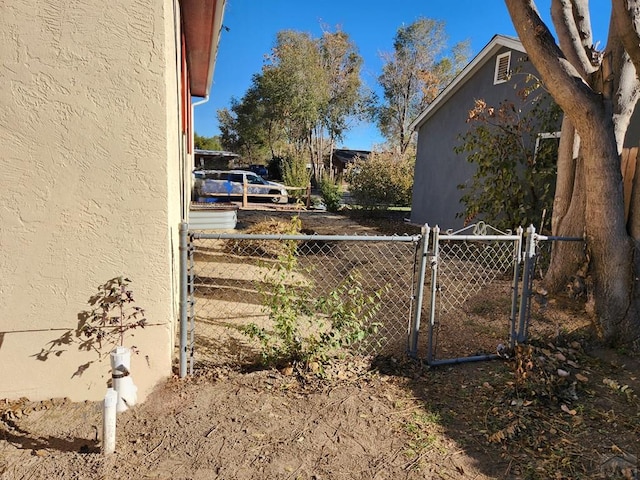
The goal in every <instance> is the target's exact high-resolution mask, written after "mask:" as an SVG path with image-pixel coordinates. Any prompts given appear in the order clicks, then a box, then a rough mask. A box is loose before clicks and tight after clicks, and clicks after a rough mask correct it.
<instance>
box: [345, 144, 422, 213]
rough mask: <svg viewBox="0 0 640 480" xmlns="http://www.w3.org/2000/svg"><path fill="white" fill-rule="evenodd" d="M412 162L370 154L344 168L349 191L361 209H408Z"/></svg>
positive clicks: (411, 185)
mask: <svg viewBox="0 0 640 480" xmlns="http://www.w3.org/2000/svg"><path fill="white" fill-rule="evenodd" d="M414 164H415V161H414V160H413V159H405V158H402V157H398V156H394V155H392V154H388V153H387V154H383V153H374V154H372V155H371V156H370V157H369V159H367V160H357V161H356V162H354V163H353V164H351V165H350V166H349V168H348V169H347V181H348V182H349V191H350V192H351V195H352V196H353V198H354V199H355V200H356V202H357V203H358V204H359V205H361V206H362V207H364V208H378V207H388V206H392V205H395V206H408V205H410V204H411V194H412V188H413V167H414Z"/></svg>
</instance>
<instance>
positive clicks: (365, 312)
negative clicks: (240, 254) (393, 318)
mask: <svg viewBox="0 0 640 480" xmlns="http://www.w3.org/2000/svg"><path fill="white" fill-rule="evenodd" d="M294 221H299V220H296V219H294ZM295 252H296V244H295V242H291V243H290V244H289V245H288V246H287V248H286V253H284V254H281V255H279V256H278V261H277V262H276V263H274V264H273V265H271V266H270V267H269V268H268V270H267V272H266V274H265V276H264V278H263V281H262V283H261V285H266V287H265V286H262V287H260V293H261V295H262V299H263V306H264V310H265V312H266V313H267V314H268V317H269V320H270V322H271V327H272V328H271V329H267V328H264V327H261V326H258V325H256V324H255V323H251V324H249V325H247V326H246V327H244V328H243V329H242V331H243V333H244V334H246V335H247V336H249V337H250V338H252V339H256V340H258V342H259V343H260V347H261V356H262V361H263V363H264V364H265V365H277V366H282V365H295V366H301V367H303V368H308V367H309V364H310V363H312V362H313V363H314V364H315V363H316V362H317V363H319V364H324V363H326V362H327V361H328V360H329V359H330V358H331V357H334V356H336V355H338V354H339V353H340V350H342V349H344V348H358V347H359V346H361V345H363V342H364V340H365V339H366V338H367V337H368V336H369V335H371V334H374V333H377V332H378V329H379V327H380V324H379V323H376V322H374V321H373V318H374V317H375V315H376V313H377V312H378V310H379V309H380V300H381V296H382V292H383V291H385V289H384V288H383V289H381V290H380V291H377V292H374V293H367V292H365V290H364V289H363V287H362V284H361V282H360V280H359V279H358V277H357V276H355V275H349V276H347V277H346V278H345V279H344V280H343V281H342V282H341V283H340V284H339V285H338V286H337V287H336V288H335V289H334V290H332V291H331V292H329V293H328V294H327V295H326V296H320V297H314V286H313V282H312V281H310V280H309V279H308V278H307V277H305V276H304V275H303V274H301V273H300V272H299V271H298V270H299V268H298V261H297V257H296V255H295Z"/></svg>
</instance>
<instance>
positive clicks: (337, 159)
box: [331, 149, 371, 176]
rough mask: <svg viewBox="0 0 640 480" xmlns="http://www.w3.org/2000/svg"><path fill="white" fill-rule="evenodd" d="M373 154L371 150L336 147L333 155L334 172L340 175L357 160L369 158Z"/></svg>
mask: <svg viewBox="0 0 640 480" xmlns="http://www.w3.org/2000/svg"><path fill="white" fill-rule="evenodd" d="M369 155H371V152H370V151H369V150H349V149H335V150H334V151H333V155H332V157H331V161H332V165H333V171H334V174H335V175H336V176H337V175H340V174H341V173H343V172H344V171H345V170H346V169H347V167H348V166H349V165H350V164H352V163H354V162H355V161H356V160H367V159H368V158H369Z"/></svg>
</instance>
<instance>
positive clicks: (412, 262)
mask: <svg viewBox="0 0 640 480" xmlns="http://www.w3.org/2000/svg"><path fill="white" fill-rule="evenodd" d="M183 232H187V230H184V231H183ZM181 238H182V239H181V250H182V252H183V260H182V262H181V264H183V265H186V267H185V268H184V270H183V273H182V276H183V278H185V279H186V280H184V284H185V285H186V286H185V287H184V291H183V295H182V297H181V298H182V300H181V305H182V311H181V318H183V319H187V320H188V322H182V323H181V332H180V334H181V337H180V344H181V361H180V364H181V376H184V375H185V374H186V367H185V364H186V363H187V362H186V357H187V356H189V364H190V368H191V371H193V365H194V362H195V360H196V358H197V360H198V361H199V362H204V363H212V364H225V363H233V364H248V363H251V362H254V361H255V360H256V359H257V357H258V355H259V352H260V348H259V344H258V342H257V341H254V340H252V339H250V338H249V337H248V336H247V335H246V334H245V333H243V329H244V328H245V327H246V326H247V325H249V324H255V325H257V326H259V327H260V328H262V329H266V330H267V331H269V329H272V328H273V320H274V318H273V310H270V308H269V303H270V299H271V298H273V297H274V296H278V295H281V296H287V295H289V296H292V297H296V298H302V295H301V294H300V293H299V292H303V291H304V292H305V293H304V301H305V304H306V305H305V307H304V308H303V309H302V310H301V311H304V314H303V315H305V316H306V317H307V319H308V320H310V326H309V327H307V328H310V329H314V328H322V327H320V326H319V325H320V324H322V323H323V322H324V323H325V324H326V320H327V312H326V311H322V309H321V308H320V307H319V305H321V304H322V299H328V298H330V297H332V296H334V297H335V296H337V295H340V298H339V301H336V305H338V308H340V306H342V304H349V303H350V299H349V296H357V295H362V296H367V297H369V296H375V295H379V300H377V301H376V303H377V309H376V310H375V312H374V313H373V314H372V316H371V318H369V317H367V321H368V322H369V324H376V325H378V326H379V328H378V331H377V332H376V333H375V334H374V335H371V336H370V337H368V338H367V339H366V340H365V341H363V342H361V343H359V344H358V345H357V347H358V350H359V352H360V353H364V354H369V355H380V354H381V355H394V356H400V355H404V354H406V353H408V354H409V355H411V356H413V357H416V358H422V359H424V360H426V362H427V363H428V364H429V365H438V364H446V363H461V362H467V361H476V360H484V359H490V358H497V357H498V354H499V353H500V346H501V345H503V346H509V347H513V346H514V345H515V343H516V342H517V343H522V342H526V340H527V330H528V327H529V322H530V317H531V298H532V283H533V277H534V276H535V274H536V272H535V270H536V259H537V257H538V256H540V255H539V253H538V252H539V250H540V243H541V242H542V241H544V240H568V241H582V239H580V238H562V239H561V238H553V237H545V236H542V235H538V234H536V233H535V229H534V228H533V227H530V228H529V229H528V231H527V235H526V246H525V235H524V232H523V230H522V229H521V228H520V229H518V230H517V232H516V233H515V234H511V232H506V233H505V232H500V231H498V230H495V229H493V228H492V227H490V226H489V225H484V224H482V223H480V224H478V225H472V226H470V227H468V228H467V229H463V230H461V231H458V232H453V233H452V232H445V233H443V234H441V233H440V230H439V228H438V227H434V228H429V227H428V226H425V228H424V229H423V234H422V235H415V236H340V235H315V234H314V235H260V234H211V233H206V232H194V231H190V232H188V240H187V236H186V235H185V234H183V237H181ZM523 247H524V248H523ZM285 264H286V265H288V266H287V269H288V270H287V271H286V273H287V276H286V278H285V277H280V280H278V279H277V272H282V271H283V270H282V269H283V265H285ZM283 279H284V280H283ZM351 304H352V305H353V302H352V303H351ZM314 308H315V310H314ZM345 308H350V307H348V306H347V307H345ZM423 319H424V320H423ZM421 322H422V323H424V324H426V325H425V326H422V327H421ZM187 325H188V326H187ZM421 330H422V331H424V330H426V333H427V334H426V335H423V334H422V333H421ZM312 333H313V332H312ZM196 355H197V357H196Z"/></svg>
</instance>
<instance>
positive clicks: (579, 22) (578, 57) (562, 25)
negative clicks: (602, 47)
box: [551, 0, 600, 81]
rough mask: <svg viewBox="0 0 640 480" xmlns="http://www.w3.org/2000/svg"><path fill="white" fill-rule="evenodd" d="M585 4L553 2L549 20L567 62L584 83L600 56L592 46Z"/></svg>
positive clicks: (579, 0) (566, 0)
mask: <svg viewBox="0 0 640 480" xmlns="http://www.w3.org/2000/svg"><path fill="white" fill-rule="evenodd" d="M585 3H586V2H585V0H553V1H552V3H551V18H552V19H553V25H554V26H555V29H556V33H557V34H558V41H559V42H560V47H561V48H562V51H563V52H564V53H565V55H566V57H567V60H569V61H570V62H571V64H572V65H573V66H574V67H576V69H577V70H578V71H579V72H580V73H581V75H582V77H583V78H584V79H585V81H586V80H587V77H588V75H590V74H591V73H593V72H594V71H596V70H597V69H598V67H599V65H600V62H599V57H600V55H599V54H598V53H597V52H596V51H595V47H594V46H593V37H592V35H591V22H590V20H589V8H588V5H584V4H585Z"/></svg>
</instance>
